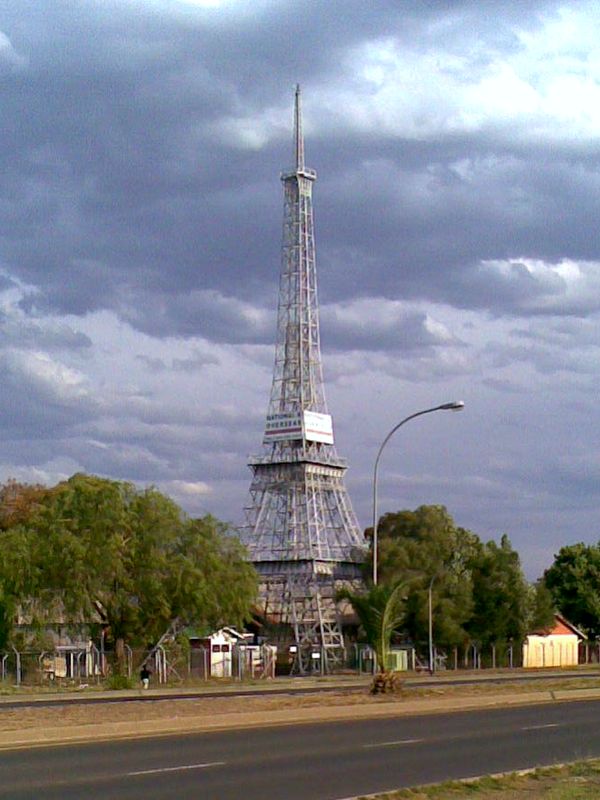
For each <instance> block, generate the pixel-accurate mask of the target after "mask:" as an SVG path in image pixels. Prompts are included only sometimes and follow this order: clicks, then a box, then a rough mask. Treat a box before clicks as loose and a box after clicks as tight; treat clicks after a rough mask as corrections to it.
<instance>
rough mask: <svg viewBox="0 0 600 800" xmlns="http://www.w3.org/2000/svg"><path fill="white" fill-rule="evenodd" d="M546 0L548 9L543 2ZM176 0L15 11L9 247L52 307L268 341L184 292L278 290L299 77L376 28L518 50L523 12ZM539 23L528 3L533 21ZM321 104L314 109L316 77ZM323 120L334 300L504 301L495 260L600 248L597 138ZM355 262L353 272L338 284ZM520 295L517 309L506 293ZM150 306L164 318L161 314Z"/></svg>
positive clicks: (6, 101)
mask: <svg viewBox="0 0 600 800" xmlns="http://www.w3.org/2000/svg"><path fill="white" fill-rule="evenodd" d="M488 5H489V8H490V9H492V8H494V7H495V6H494V4H493V3H490V4H488ZM549 5H550V4H546V3H540V4H538V5H537V9H538V14H541V13H542V12H543V11H544V10H545V9H546V8H547V7H548V6H549ZM168 7H169V9H170V10H171V12H172V13H171V14H167V13H165V11H164V10H163V11H162V12H161V10H160V6H158V5H153V4H148V5H144V4H142V3H131V4H130V3H127V2H119V3H117V2H112V3H111V2H109V3H106V2H103V3H90V2H86V3H81V2H80V3H77V2H73V3H63V2H45V3H44V4H43V5H40V6H39V7H37V8H32V9H30V10H29V12H28V14H26V15H24V14H20V13H17V11H16V9H14V8H12V7H11V6H10V5H9V4H5V7H4V8H3V9H2V12H3V13H2V17H1V18H0V29H1V30H3V31H4V34H5V35H6V36H7V37H8V40H7V41H8V42H9V44H7V45H6V46H5V48H4V50H5V51H6V52H10V53H11V54H12V55H11V58H12V59H13V61H15V59H16V60H17V61H18V62H19V68H18V69H17V68H16V67H15V68H13V69H12V71H11V72H9V74H8V75H5V80H4V86H3V120H4V122H5V124H3V126H2V130H1V131H0V154H2V155H0V162H1V164H0V165H1V166H2V178H1V179H0V187H1V189H2V197H3V201H2V202H3V211H4V213H3V214H2V216H1V217H0V254H1V255H2V257H3V259H4V260H5V263H6V264H7V265H8V267H9V270H10V271H11V272H12V273H13V274H15V275H18V276H20V277H21V278H22V279H25V280H27V281H28V282H31V283H33V284H35V285H36V286H38V287H40V288H41V291H42V294H41V296H38V297H37V298H36V303H37V304H38V305H39V307H40V308H42V309H46V310H50V309H56V310H59V311H60V312H72V313H76V314H83V313H85V312H87V311H90V310H94V309H98V308H113V309H116V310H118V311H119V312H120V313H122V314H123V316H125V318H127V319H128V320H129V321H131V322H133V323H134V324H137V325H139V327H140V328H141V329H143V330H145V331H147V332H152V333H155V334H157V335H168V334H170V333H180V334H181V333H184V334H190V333H192V332H197V333H202V334H203V335H209V336H211V337H212V338H214V339H216V340H222V341H242V340H247V341H264V340H265V339H264V336H266V332H264V331H259V332H258V333H257V331H256V330H255V328H254V326H253V325H246V324H245V323H244V324H242V326H241V327H240V326H239V325H236V324H235V320H233V321H232V320H227V318H226V317H223V318H221V321H217V320H214V321H213V320H210V319H209V318H208V317H207V316H206V314H205V313H204V310H202V309H200V312H201V313H200V315H199V316H196V317H195V316H194V315H195V314H197V311H198V309H197V308H196V307H195V304H194V302H190V301H189V300H187V299H186V298H185V297H182V294H183V295H186V294H187V293H188V292H190V291H191V290H192V289H197V288H198V287H200V288H201V289H202V290H219V291H223V292H225V294H230V295H234V296H237V297H240V298H243V299H246V300H249V301H252V302H254V303H255V304H256V303H258V304H259V306H261V307H263V308H265V309H267V308H270V307H272V298H274V297H275V294H276V284H277V271H278V261H279V256H278V252H279V246H280V245H279V242H280V223H279V216H280V199H281V189H280V188H279V186H278V180H277V176H278V172H279V169H280V168H281V167H283V166H285V165H286V164H287V162H288V160H289V156H290V148H289V142H290V137H289V132H288V129H289V126H290V125H291V108H290V106H291V86H292V85H293V83H294V82H295V81H296V80H301V81H303V82H305V83H307V84H308V85H309V86H310V84H311V82H318V83H322V82H324V81H327V79H328V78H332V79H334V78H335V79H338V78H340V75H341V73H342V70H343V68H344V63H345V62H344V55H343V54H344V53H347V52H348V49H349V48H352V47H354V46H358V45H360V43H361V42H364V41H365V40H367V39H369V38H371V39H373V40H378V39H381V38H385V37H390V36H393V37H395V40H396V41H397V42H400V43H404V44H405V46H406V47H409V48H411V49H413V50H415V51H418V50H419V49H421V50H424V49H425V48H426V46H429V47H434V46H436V43H438V44H439V43H444V44H445V46H446V47H447V48H449V49H450V50H452V48H454V49H455V51H456V52H457V53H459V52H461V49H462V48H464V47H466V42H467V40H469V39H470V38H471V37H472V31H473V27H475V28H476V29H477V30H479V33H480V36H481V37H482V39H483V40H485V41H486V42H487V43H488V44H489V45H490V47H492V46H493V48H504V49H505V50H509V51H510V50H511V49H515V48H517V47H518V43H517V41H516V39H515V37H514V34H513V33H511V26H510V23H511V17H512V16H513V13H516V12H513V11H512V10H511V9H510V8H508V9H507V8H503V10H502V15H501V17H500V18H499V19H497V20H496V19H494V21H493V23H492V21H491V19H490V18H486V15H485V14H482V7H481V4H475V3H470V2H464V3H456V4H454V6H453V9H452V11H451V12H450V13H447V14H446V15H444V16H442V17H441V16H440V14H439V6H437V5H436V4H435V3H407V4H405V5H404V6H403V8H402V13H401V14H400V13H399V11H398V7H397V4H395V3H381V4H378V9H377V13H376V14H375V13H373V12H372V10H371V9H369V8H368V7H367V6H365V5H364V3H354V2H349V3H346V4H344V14H340V13H339V8H338V7H337V4H335V3H333V4H331V3H323V2H314V3H306V4H303V5H302V6H301V7H298V5H297V4H296V3H281V4H278V5H275V6H268V7H267V6H265V7H262V6H260V5H259V6H257V7H256V9H255V10H254V11H253V12H252V13H250V11H249V10H248V9H245V8H242V9H241V10H240V13H236V11H235V8H232V9H231V10H230V11H229V12H228V11H227V9H225V11H224V12H223V13H222V14H221V15H215V14H214V13H212V12H211V11H210V10H204V11H202V10H200V9H197V8H196V9H194V8H193V7H191V6H189V7H186V6H184V5H180V4H170V5H169V6H168ZM317 16H318V19H319V24H318V25H313V24H311V22H312V21H313V20H314V19H315V18H316V17H317ZM538 19H539V17H537V16H536V13H531V14H530V15H529V16H528V18H527V20H526V21H521V22H520V25H521V27H523V26H530V27H534V26H535V25H536V22H537V20H538ZM465 26H466V27H465ZM307 30H310V31H311V58H310V59H307V58H306V53H305V46H304V37H305V34H306V31H307ZM419 42H421V44H419ZM7 48H10V49H9V50H8V49H7ZM481 58H482V64H485V63H486V57H485V56H484V55H482V56H481ZM473 63H474V64H476V60H474V61H473ZM306 100H307V102H306V105H307V117H308V119H309V121H310V114H311V113H312V115H313V118H314V119H315V121H317V120H318V114H319V109H318V108H315V107H312V108H311V104H310V92H308V93H307V97H306ZM265 107H270V108H280V109H281V118H280V120H279V122H278V126H279V131H278V132H277V134H276V136H275V137H274V138H273V136H272V134H273V131H272V130H271V131H270V133H269V136H270V140H271V141H270V143H269V144H268V145H265V146H258V147H256V148H255V149H252V148H250V149H247V148H245V149H244V148H242V149H240V147H239V145H234V144H232V143H231V142H229V141H228V140H227V137H225V138H224V137H223V131H222V121H223V120H224V119H228V118H229V119H231V120H234V121H235V120H240V119H243V118H244V117H248V116H252V115H257V114H260V112H261V110H262V109H264V108H265ZM220 126H221V127H220ZM315 134H316V135H315V137H314V138H313V140H310V139H309V141H308V142H307V152H308V153H309V157H308V160H309V162H310V163H311V165H314V166H315V167H317V168H318V169H319V171H320V174H321V176H322V178H321V180H320V182H319V183H318V184H317V187H316V189H315V205H316V213H317V230H318V235H319V253H320V263H321V276H320V280H321V290H322V291H321V294H322V299H324V300H331V299H333V297H334V296H335V297H336V299H340V296H341V297H342V298H343V297H346V298H351V297H353V296H355V295H356V294H360V293H372V292H375V293H380V294H381V293H383V294H385V296H388V297H407V298H410V297H415V298H423V297H428V298H430V299H431V298H433V299H436V300H448V301H451V302H454V303H456V302H459V303H461V304H463V305H464V306H465V307H483V308H487V307H494V305H495V304H496V303H497V302H499V298H500V299H501V298H502V292H496V291H490V288H489V286H486V285H482V282H481V281H478V280H477V269H476V268H477V264H478V263H479V261H480V260H481V259H494V258H507V257H519V256H520V255H522V254H526V255H528V256H530V257H535V258H548V259H557V258H560V257H563V256H565V255H569V256H571V257H573V258H591V257H592V254H593V253H594V252H595V248H596V244H595V236H594V231H593V228H591V227H590V226H588V225H586V223H585V221H586V220H592V219H594V218H595V217H597V213H598V211H599V210H600V209H599V208H598V203H599V202H600V201H599V200H598V197H599V196H600V193H598V192H597V191H595V189H596V185H597V180H598V179H597V175H598V161H597V158H596V157H595V156H594V155H593V154H589V153H588V154H587V156H585V157H584V155H582V154H577V153H575V154H574V153H573V152H572V147H571V149H569V147H565V148H562V149H561V147H560V146H557V147H555V148H554V149H553V151H552V154H550V153H549V152H544V151H543V150H542V151H536V152H532V153H529V154H527V153H523V152H520V151H519V152H515V153H513V154H511V152H507V148H506V143H505V141H503V142H498V141H496V140H495V137H494V134H493V131H492V132H488V133H487V134H486V133H485V132H484V133H483V135H482V136H481V137H474V136H473V135H466V134H460V133H455V134H453V135H452V136H450V137H442V139H443V141H439V139H438V140H437V141H436V142H435V143H434V142H433V141H432V142H427V141H421V142H415V141H410V140H403V139H402V137H398V136H391V135H389V134H388V135H386V133H385V132H382V135H381V136H380V137H379V138H378V139H377V140H375V139H374V137H372V136H365V135H364V134H360V133H359V132H357V131H353V130H352V129H346V130H344V129H342V128H339V129H338V130H337V132H335V133H333V134H332V135H331V136H330V137H329V139H328V138H327V137H326V136H325V137H324V136H323V135H322V134H320V133H319V126H318V123H317V125H316V131H315ZM515 147H516V149H517V151H518V150H519V145H515ZM521 147H523V146H522V145H521ZM464 159H471V160H473V174H472V175H471V176H469V177H468V178H467V177H465V176H464V175H460V174H459V173H458V172H457V171H456V169H454V168H453V164H455V163H456V162H459V161H461V160H464ZM575 222H577V225H575V224H574V223H575ZM565 242H568V248H567V249H568V252H566V250H565ZM367 243H368V244H367ZM349 263H350V264H352V265H353V270H354V271H353V272H352V273H351V275H350V277H351V279H350V280H345V281H343V280H340V278H341V277H343V272H344V270H345V269H346V268H347V265H348V264H349ZM365 264H367V265H368V268H365V266H364V265H365ZM465 268H466V269H467V271H466V272H465V271H464V270H465ZM150 295H151V296H152V297H151V299H149V296H150ZM124 297H125V298H126V302H127V305H128V308H124V307H123V298H124ZM504 299H505V306H507V307H508V306H510V302H511V296H510V294H509V295H508V296H507V295H506V292H505V293H504ZM153 303H154V304H155V305H159V306H160V308H161V313H159V314H155V313H154V312H153V311H147V310H146V309H149V308H151V306H152V304H153ZM207 313H208V312H207ZM208 316H210V314H209V315H208ZM203 320H205V322H203Z"/></svg>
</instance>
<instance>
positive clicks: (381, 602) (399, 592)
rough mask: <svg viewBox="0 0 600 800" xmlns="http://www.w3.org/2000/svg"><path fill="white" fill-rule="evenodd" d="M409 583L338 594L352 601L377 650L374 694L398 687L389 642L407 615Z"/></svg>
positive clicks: (365, 630) (351, 603) (343, 598)
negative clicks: (406, 601)
mask: <svg viewBox="0 0 600 800" xmlns="http://www.w3.org/2000/svg"><path fill="white" fill-rule="evenodd" d="M407 583H408V581H398V583H395V584H393V585H391V586H388V585H386V584H377V585H376V586H371V587H369V589H368V590H367V591H366V592H361V593H358V592H351V591H350V590H348V589H342V590H341V591H340V592H338V595H337V596H338V599H339V600H347V601H348V602H349V603H350V605H351V606H352V608H353V609H354V611H355V613H356V616H357V617H358V619H359V621H360V623H361V625H362V628H363V630H364V632H365V636H366V639H367V642H368V644H369V645H370V646H371V647H372V648H373V650H374V652H375V659H376V662H377V674H376V675H375V677H374V678H373V684H372V687H371V691H372V692H373V693H378V692H387V691H397V690H398V687H399V680H398V675H397V673H394V672H392V671H391V661H390V641H391V638H392V634H393V633H394V631H395V630H396V628H397V627H398V626H399V625H400V623H401V622H402V619H403V617H404V601H405V600H406V596H405V591H404V590H405V589H406V586H407Z"/></svg>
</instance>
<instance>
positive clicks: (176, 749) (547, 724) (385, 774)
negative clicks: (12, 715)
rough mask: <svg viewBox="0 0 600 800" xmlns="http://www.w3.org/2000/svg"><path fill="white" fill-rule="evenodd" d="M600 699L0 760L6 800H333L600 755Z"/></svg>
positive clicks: (19, 754)
mask: <svg viewBox="0 0 600 800" xmlns="http://www.w3.org/2000/svg"><path fill="white" fill-rule="evenodd" d="M599 713H600V701H593V702H576V703H554V704H551V705H537V706H532V707H519V708H514V709H508V708H507V709H499V710H494V711H477V712H470V713H454V714H443V715H431V716H423V717H412V718H397V719H385V720H367V721H360V722H345V723H325V724H319V725H299V726H293V725H292V726H289V727H283V728H266V729H256V730H250V731H248V730H246V731H228V732H221V733H204V734H198V735H186V736H173V737H164V738H154V739H138V740H128V741H121V742H115V743H106V742H105V743H98V744H86V745H81V746H68V747H67V746H65V747H48V748H37V749H31V750H15V751H6V752H3V753H0V797H1V798H10V800H24V798H31V800H33V798H35V800H38V798H41V797H43V798H44V800H52V799H53V798H61V800H70V799H71V798H73V799H74V798H77V799H78V800H79V799H80V798H85V800H95V799H96V798H98V800H100V798H102V800H109V799H111V798H114V799H115V800H116V799H117V798H118V800H134V799H135V800H138V798H139V799H140V800H141V799H142V798H143V800H155V799H156V798H161V799H162V798H185V799H186V800H187V799H188V798H189V800H192V799H193V798H202V800H229V798H236V800H238V799H239V798H240V797H243V798H244V800H265V798H266V797H268V798H270V799H271V800H280V799H281V800H336V799H338V798H348V797H353V796H356V795H360V794H365V793H369V792H376V791H383V790H386V789H393V788H398V787H400V786H411V785H416V784H420V783H428V782H437V781H441V780H444V779H447V778H459V777H467V776H473V775H481V774H487V773H491V772H499V771H504V770H513V769H522V768H526V767H531V766H537V765H542V764H551V763H556V762H562V761H568V760H573V759H578V758H584V757H588V756H600V731H599V729H598V715H599Z"/></svg>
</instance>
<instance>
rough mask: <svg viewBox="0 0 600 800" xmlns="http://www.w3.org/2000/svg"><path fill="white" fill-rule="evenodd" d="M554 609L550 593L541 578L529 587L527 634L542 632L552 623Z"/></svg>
mask: <svg viewBox="0 0 600 800" xmlns="http://www.w3.org/2000/svg"><path fill="white" fill-rule="evenodd" d="M555 612H556V607H555V604H554V598H553V597H552V592H551V591H550V589H548V587H547V586H546V584H545V583H544V580H543V578H540V580H538V581H536V582H535V583H534V584H532V585H531V586H530V587H529V615H528V619H527V633H533V632H535V631H543V630H545V629H546V628H548V627H549V626H550V625H551V624H552V622H553V621H554V614H555Z"/></svg>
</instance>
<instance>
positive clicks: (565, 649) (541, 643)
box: [523, 614, 586, 669]
mask: <svg viewBox="0 0 600 800" xmlns="http://www.w3.org/2000/svg"><path fill="white" fill-rule="evenodd" d="M585 638H586V637H585V634H584V633H582V632H581V631H580V630H579V628H576V627H575V625H572V624H571V623H570V622H569V621H568V620H566V619H565V618H564V617H563V616H562V615H561V614H555V615H554V622H553V623H552V625H550V626H549V627H548V628H547V629H545V630H543V631H536V632H535V633H530V634H529V636H527V637H526V639H525V642H524V644H523V666H524V667H531V668H538V669H540V668H542V667H574V666H577V664H578V663H579V642H580V640H582V639H585Z"/></svg>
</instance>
